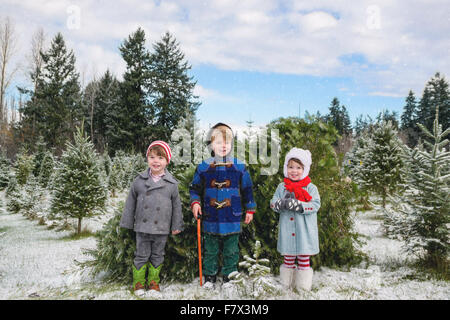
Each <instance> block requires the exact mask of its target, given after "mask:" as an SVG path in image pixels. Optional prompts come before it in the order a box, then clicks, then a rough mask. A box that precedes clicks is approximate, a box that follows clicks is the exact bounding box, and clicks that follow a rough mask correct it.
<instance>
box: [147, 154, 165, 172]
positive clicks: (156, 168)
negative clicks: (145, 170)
mask: <svg viewBox="0 0 450 320" xmlns="http://www.w3.org/2000/svg"><path fill="white" fill-rule="evenodd" d="M147 162H148V167H149V168H150V169H151V170H152V173H153V174H161V173H163V172H164V169H165V168H166V166H167V160H166V158H165V157H163V156H158V154H157V153H156V152H155V151H153V150H150V152H149V154H148V158H147Z"/></svg>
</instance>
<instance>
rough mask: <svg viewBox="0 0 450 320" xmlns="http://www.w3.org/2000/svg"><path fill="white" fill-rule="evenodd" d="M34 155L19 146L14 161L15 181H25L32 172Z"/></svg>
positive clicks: (23, 182)
mask: <svg viewBox="0 0 450 320" xmlns="http://www.w3.org/2000/svg"><path fill="white" fill-rule="evenodd" d="M33 168H34V156H33V155H29V154H28V150H26V149H25V148H21V149H20V151H19V154H18V155H17V159H16V163H15V173H16V179H17V182H18V183H19V184H20V185H24V184H26V183H27V179H28V176H29V175H30V174H33Z"/></svg>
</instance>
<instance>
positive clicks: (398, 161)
mask: <svg viewBox="0 0 450 320" xmlns="http://www.w3.org/2000/svg"><path fill="white" fill-rule="evenodd" d="M401 145H402V142H401V141H400V139H399V138H398V136H397V130H395V129H394V127H393V125H392V123H391V122H390V121H382V122H379V123H378V125H377V126H376V127H375V128H374V130H373V132H372V133H371V135H370V140H369V141H368V145H367V147H366V149H365V150H366V152H365V154H364V156H363V158H362V160H361V161H362V167H361V172H360V175H361V179H362V181H363V185H364V188H367V189H369V190H372V191H374V192H375V193H377V194H379V195H381V197H382V200H383V208H385V207H386V200H387V197H388V195H389V194H391V193H392V192H394V191H395V190H396V188H397V186H398V183H400V182H401V174H400V169H401V168H402V166H403V163H402V158H401Z"/></svg>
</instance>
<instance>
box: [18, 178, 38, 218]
mask: <svg viewBox="0 0 450 320" xmlns="http://www.w3.org/2000/svg"><path fill="white" fill-rule="evenodd" d="M43 193H44V190H43V188H42V187H41V186H40V185H39V182H38V179H37V178H36V177H35V176H34V175H32V174H30V175H29V176H28V179H27V183H26V184H25V185H24V186H23V193H22V196H21V208H20V210H21V213H22V214H23V215H24V216H26V217H27V218H29V219H35V218H37V213H38V211H39V206H40V205H41V199H42V196H43Z"/></svg>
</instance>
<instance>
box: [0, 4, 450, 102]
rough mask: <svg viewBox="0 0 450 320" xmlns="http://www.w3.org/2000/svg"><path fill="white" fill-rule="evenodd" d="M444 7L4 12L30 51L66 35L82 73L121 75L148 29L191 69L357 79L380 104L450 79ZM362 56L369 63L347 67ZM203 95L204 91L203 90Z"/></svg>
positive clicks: (58, 7) (56, 7)
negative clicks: (35, 37)
mask: <svg viewBox="0 0 450 320" xmlns="http://www.w3.org/2000/svg"><path fill="white" fill-rule="evenodd" d="M70 5H76V6H79V8H80V9H81V16H80V18H81V20H80V21H81V23H80V28H78V29H75V30H69V29H68V28H67V23H66V22H67V19H68V17H69V15H70V14H69V13H68V12H67V8H68V7H69V6H70ZM446 6H447V2H446V0H434V1H415V2H407V3H405V2H402V3H399V2H392V1H388V0H376V1H373V0H371V1H358V2H352V5H348V2H346V1H323V0H317V1H309V2H306V1H296V0H289V1H280V2H276V1H261V0H246V1H239V0H230V1H221V0H210V1H201V0H192V1H189V2H188V1H181V0H178V1H159V2H151V1H149V2H142V1H137V0H132V1H124V0H120V1H114V2H111V1H88V0H83V1H76V2H75V1H67V0H66V1H43V0H40V1H36V0H23V1H21V2H16V1H12V0H3V1H2V3H1V4H0V12H2V14H3V15H8V16H10V17H11V18H13V20H14V21H15V23H16V25H17V29H18V30H20V34H21V43H22V46H21V47H22V50H23V52H24V54H25V52H26V50H27V49H26V48H28V47H29V43H30V36H31V33H32V32H33V31H34V30H35V29H37V27H38V26H43V27H44V29H45V31H46V32H47V34H48V35H49V37H53V35H54V34H55V33H56V32H58V31H61V32H62V33H63V34H64V36H65V38H66V39H67V40H68V43H70V44H71V45H72V48H73V49H74V51H75V52H76V53H77V60H78V62H79V65H86V64H87V65H90V64H91V65H95V66H96V69H97V71H98V72H99V73H101V72H104V71H105V70H106V68H107V67H109V68H110V69H112V71H113V72H114V73H115V74H116V75H120V73H121V72H122V71H123V64H121V62H120V60H121V57H120V53H119V50H118V45H119V44H120V42H121V41H122V40H123V39H125V38H126V37H127V36H128V35H129V34H130V33H131V32H133V31H135V30H136V29H137V27H138V26H141V27H143V28H144V30H145V31H146V36H147V40H148V44H149V46H150V44H151V43H153V42H154V41H156V40H158V39H159V38H160V36H161V35H162V34H163V33H164V32H165V31H167V30H169V31H170V32H172V33H173V34H174V35H175V36H176V38H177V40H178V41H179V42H180V44H181V48H182V50H183V51H184V52H185V53H186V58H187V59H188V60H189V62H190V63H191V64H194V65H197V64H210V65H215V66H217V67H219V68H222V69H227V70H252V71H261V72H279V73H290V74H300V75H315V76H339V77H351V78H353V79H354V80H355V81H356V82H359V83H361V84H364V85H365V86H367V87H368V88H369V91H370V92H372V94H389V95H405V92H407V91H408V90H409V89H410V88H411V89H413V90H415V91H416V92H417V91H420V90H421V88H423V85H424V83H425V82H426V81H427V80H428V79H429V78H430V77H431V76H432V75H433V74H434V72H436V71H441V72H442V73H443V74H446V75H448V74H450V60H449V59H448V55H449V52H450V41H448V34H449V33H450V22H449V18H448V10H443V8H446ZM351 54H359V55H360V56H363V57H364V58H365V59H366V61H364V63H356V64H348V63H347V64H346V63H344V62H343V61H342V59H341V57H343V56H346V55H351ZM199 90H201V89H199Z"/></svg>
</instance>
